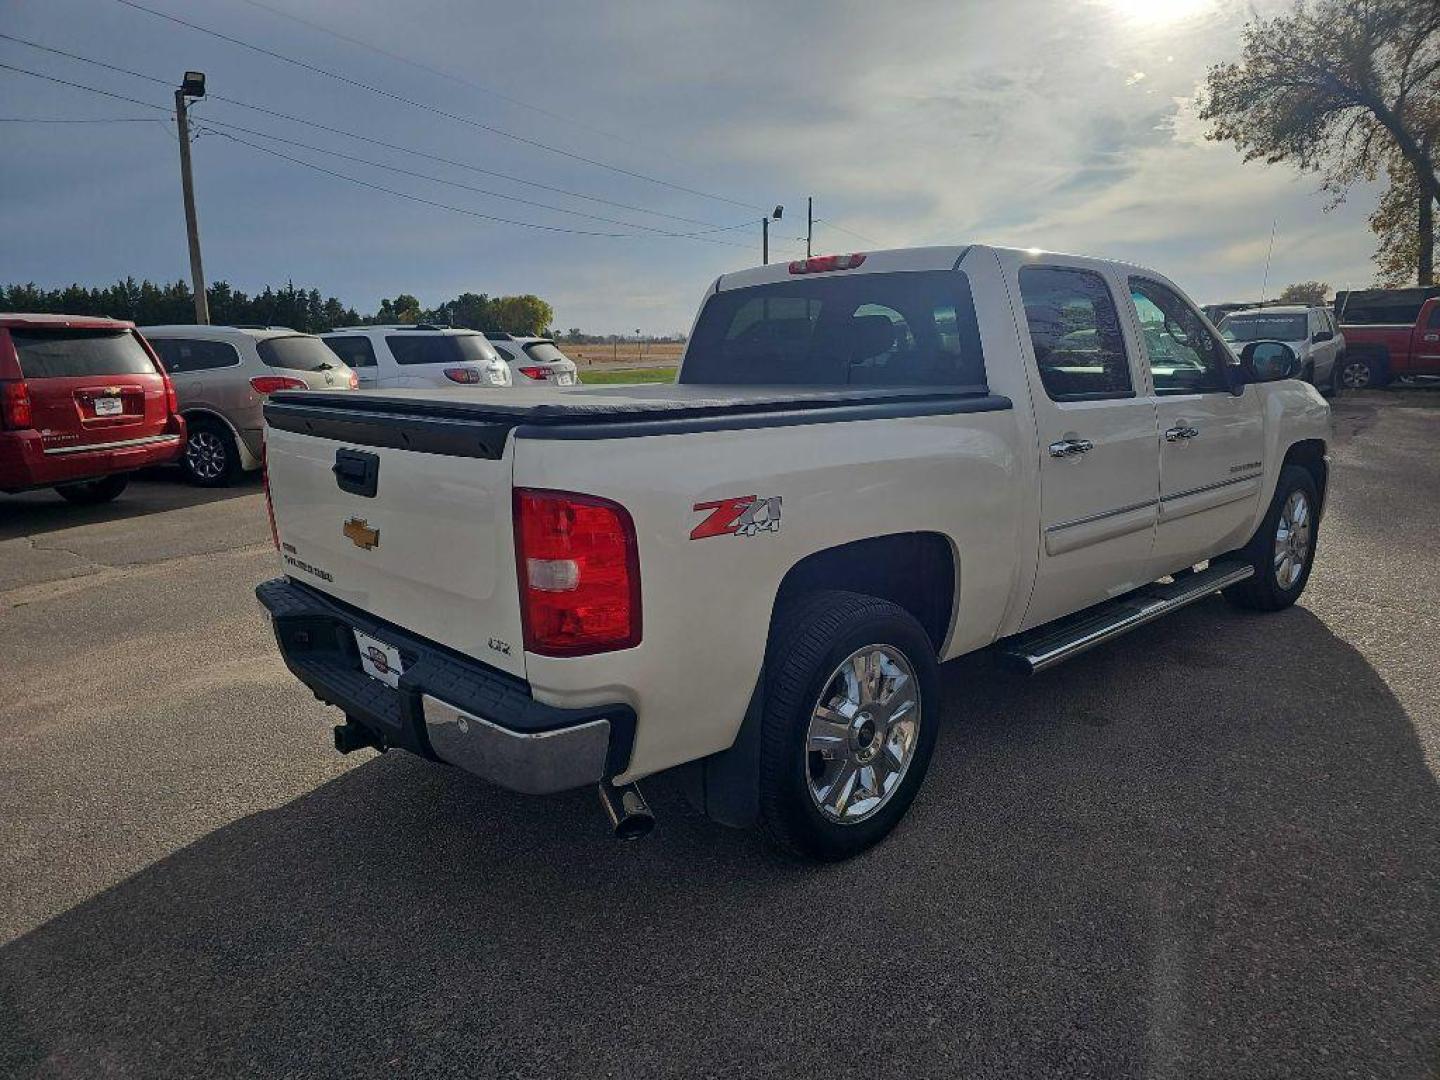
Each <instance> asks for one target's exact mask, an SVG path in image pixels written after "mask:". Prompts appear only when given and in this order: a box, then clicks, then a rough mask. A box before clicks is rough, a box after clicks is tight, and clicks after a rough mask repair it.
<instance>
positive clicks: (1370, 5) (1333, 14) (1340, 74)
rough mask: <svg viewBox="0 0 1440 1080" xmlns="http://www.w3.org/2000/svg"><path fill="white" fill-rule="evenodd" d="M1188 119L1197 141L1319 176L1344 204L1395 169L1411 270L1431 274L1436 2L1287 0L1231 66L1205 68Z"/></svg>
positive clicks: (1252, 32) (1438, 42)
mask: <svg viewBox="0 0 1440 1080" xmlns="http://www.w3.org/2000/svg"><path fill="white" fill-rule="evenodd" d="M1200 116H1201V118H1202V119H1204V120H1208V121H1210V122H1211V125H1212V126H1211V128H1210V131H1209V132H1208V136H1209V138H1211V139H1214V140H1217V141H1226V142H1233V143H1234V144H1235V146H1236V148H1237V149H1238V150H1240V151H1241V152H1242V153H1243V154H1244V155H1245V160H1246V161H1257V160H1258V161H1265V162H1267V163H1270V164H1276V163H1280V162H1289V163H1290V164H1292V165H1294V166H1296V167H1297V168H1300V169H1302V170H1306V171H1312V172H1317V173H1320V174H1321V175H1322V176H1323V177H1324V180H1325V184H1326V187H1327V188H1328V189H1330V190H1331V191H1332V192H1333V193H1334V194H1335V196H1336V200H1337V201H1339V199H1342V198H1343V197H1344V193H1345V191H1346V190H1347V189H1348V188H1349V186H1350V185H1351V184H1353V183H1355V182H1356V181H1358V180H1369V179H1374V178H1375V177H1376V176H1377V175H1378V174H1379V172H1380V171H1381V170H1382V169H1389V170H1390V171H1391V173H1392V175H1393V174H1394V169H1391V168H1390V167H1391V166H1394V165H1396V164H1397V163H1398V164H1400V165H1401V166H1402V167H1403V169H1405V170H1408V173H1409V175H1410V176H1411V177H1412V178H1413V182H1414V190H1415V193H1416V202H1415V206H1416V214H1415V221H1416V228H1417V239H1418V242H1417V250H1416V256H1415V272H1416V276H1417V278H1418V279H1419V281H1420V283H1421V284H1424V285H1428V284H1430V283H1431V281H1432V279H1433V276H1434V260H1435V253H1434V240H1433V216H1432V215H1433V208H1434V204H1435V202H1436V200H1440V174H1437V171H1436V161H1435V158H1434V157H1433V156H1432V154H1431V147H1432V146H1433V145H1437V143H1440V139H1437V136H1440V4H1437V3H1436V2H1435V0H1318V2H1317V3H1314V4H1307V3H1305V2H1303V0H1297V2H1296V5H1295V7H1294V8H1293V9H1292V11H1291V12H1290V14H1288V15H1281V16H1278V17H1276V18H1274V19H1269V20H1266V19H1259V18H1257V19H1256V20H1255V21H1253V22H1251V23H1248V24H1247V25H1246V26H1245V29H1244V31H1243V50H1242V55H1241V59H1240V62H1239V63H1229V64H1216V65H1214V66H1213V67H1211V69H1210V72H1209V75H1208V77H1207V80H1206V87H1205V90H1204V92H1203V94H1202V101H1201V109H1200Z"/></svg>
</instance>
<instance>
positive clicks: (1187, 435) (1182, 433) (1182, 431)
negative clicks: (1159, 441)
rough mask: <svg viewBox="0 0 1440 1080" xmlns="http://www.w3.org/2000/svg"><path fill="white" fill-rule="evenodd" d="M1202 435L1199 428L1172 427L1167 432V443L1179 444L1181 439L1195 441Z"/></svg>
mask: <svg viewBox="0 0 1440 1080" xmlns="http://www.w3.org/2000/svg"><path fill="white" fill-rule="evenodd" d="M1199 434H1200V429H1199V428H1193V427H1172V428H1169V429H1168V430H1167V431H1166V432H1165V441H1166V442H1179V441H1180V440H1181V439H1193V438H1195V436H1196V435H1199Z"/></svg>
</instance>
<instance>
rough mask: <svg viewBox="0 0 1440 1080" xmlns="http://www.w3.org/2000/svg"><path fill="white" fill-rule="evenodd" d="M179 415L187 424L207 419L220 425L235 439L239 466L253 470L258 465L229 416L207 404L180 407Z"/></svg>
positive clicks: (258, 461)
mask: <svg viewBox="0 0 1440 1080" xmlns="http://www.w3.org/2000/svg"><path fill="white" fill-rule="evenodd" d="M180 415H181V416H182V417H184V418H185V423H186V424H187V425H188V424H189V423H190V422H191V421H192V420H209V421H213V422H214V423H217V424H220V425H222V426H223V427H224V428H225V429H226V430H227V431H229V432H230V438H231V439H233V440H234V441H235V450H236V451H237V452H238V453H239V455H240V468H241V469H243V470H245V471H246V472H254V471H255V470H256V469H258V468H259V467H260V459H259V458H257V457H256V456H255V455H254V454H252V453H251V452H250V448H249V447H248V446H246V445H245V440H244V439H243V438H241V437H240V430H239V429H238V428H237V427H236V426H235V425H234V424H232V423H231V422H230V418H229V417H227V416H226V415H225V414H224V413H222V412H219V411H218V410H216V409H212V408H210V407H209V406H208V405H196V406H193V407H191V408H188V409H181V410H180Z"/></svg>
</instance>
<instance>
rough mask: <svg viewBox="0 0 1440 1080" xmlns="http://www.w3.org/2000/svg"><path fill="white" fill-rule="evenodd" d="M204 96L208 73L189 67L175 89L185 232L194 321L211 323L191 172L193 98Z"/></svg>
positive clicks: (201, 323) (203, 324)
mask: <svg viewBox="0 0 1440 1080" xmlns="http://www.w3.org/2000/svg"><path fill="white" fill-rule="evenodd" d="M204 96H205V73H204V72H203V71H187V72H185V79H184V81H183V82H181V84H180V89H178V90H176V91H175V124H176V126H177V127H178V128H179V129H180V186H181V188H182V190H183V191H184V194H185V232H186V235H187V237H188V238H189V241H190V284H191V287H192V288H193V289H194V290H195V321H196V322H197V323H199V324H200V325H201V326H209V325H210V300H209V298H208V297H206V295H205V268H204V266H202V265H201V263H200V223H199V221H198V220H197V219H196V216H195V180H194V178H193V177H192V176H191V175H190V116H189V113H188V112H187V108H188V106H189V101H190V99H191V98H202V97H204Z"/></svg>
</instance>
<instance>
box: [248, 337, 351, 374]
mask: <svg viewBox="0 0 1440 1080" xmlns="http://www.w3.org/2000/svg"><path fill="white" fill-rule="evenodd" d="M255 348H256V350H257V351H258V352H259V353H260V359H261V360H264V361H265V363H266V364H268V365H269V366H270V367H272V368H284V369H285V370H287V371H329V370H330V369H331V368H334V367H339V366H340V365H339V364H338V363H337V359H338V358H337V357H336V355H335V354H334V353H333V352H331V351H330V349H329V348H328V347H326V345H325V342H323V341H321V340H320V339H319V338H318V337H310V336H308V335H306V334H295V335H293V336H291V337H272V338H262V339H261V340H259V341H257V342H256V343H255Z"/></svg>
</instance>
